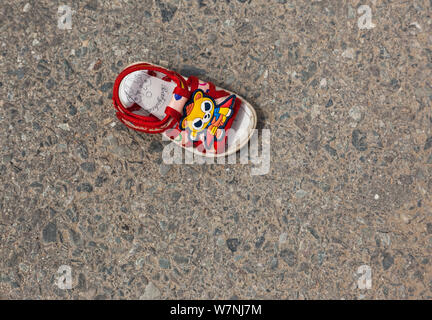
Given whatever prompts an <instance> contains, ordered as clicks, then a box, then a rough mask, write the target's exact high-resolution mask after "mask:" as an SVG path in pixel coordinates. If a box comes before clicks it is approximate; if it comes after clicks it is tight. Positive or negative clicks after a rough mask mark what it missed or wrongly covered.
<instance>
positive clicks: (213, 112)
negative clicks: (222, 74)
mask: <svg viewBox="0 0 432 320" xmlns="http://www.w3.org/2000/svg"><path fill="white" fill-rule="evenodd" d="M235 98H236V97H235V95H231V96H229V97H228V98H227V99H226V100H225V101H224V102H222V103H221V104H219V105H216V103H215V101H214V100H213V99H212V98H211V97H209V96H207V95H205V93H204V92H203V91H202V90H200V89H198V90H195V91H194V93H193V94H192V98H191V100H190V101H189V102H188V103H186V105H185V107H184V112H183V114H184V116H183V118H182V119H181V120H180V128H181V129H182V130H187V131H188V132H189V138H190V140H193V141H197V140H199V137H200V135H201V134H202V133H205V136H204V137H205V139H204V142H205V143H204V145H205V147H206V148H207V149H210V148H211V147H212V145H213V141H214V140H215V138H216V139H217V140H220V139H222V137H223V134H224V130H219V129H223V128H225V125H226V123H227V122H228V119H229V118H230V117H231V116H232V114H233V113H234V110H233V107H234V102H235Z"/></svg>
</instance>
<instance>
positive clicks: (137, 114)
mask: <svg viewBox="0 0 432 320" xmlns="http://www.w3.org/2000/svg"><path fill="white" fill-rule="evenodd" d="M113 102H114V107H115V108H116V109H117V117H118V118H119V120H120V121H121V122H123V123H124V124H125V125H126V126H128V127H129V128H132V129H134V130H138V131H142V132H146V133H163V134H164V135H165V136H166V137H168V138H170V139H172V140H173V141H174V142H175V143H177V144H179V145H181V146H182V147H183V148H185V149H186V150H189V151H191V152H194V153H196V154H199V155H201V156H207V157H221V156H225V155H229V154H232V153H235V152H236V151H238V150H239V149H240V148H242V147H243V146H244V145H245V144H247V142H248V141H249V139H250V137H251V136H252V134H253V130H254V129H255V126H256V122H257V116H256V112H255V110H254V108H253V107H252V106H251V105H250V103H248V102H247V101H246V100H245V99H244V98H242V97H240V96H238V95H236V94H234V93H232V92H230V91H227V90H223V89H221V88H219V87H216V86H215V85H214V84H213V83H211V82H204V81H201V80H199V79H198V78H196V77H194V76H190V77H188V78H187V77H183V76H181V75H180V74H178V73H176V72H174V71H170V70H167V69H165V68H162V67H160V66H156V65H152V64H149V63H146V62H139V63H134V64H132V65H130V66H128V67H126V68H125V69H124V70H123V71H122V72H121V73H120V74H119V75H118V77H117V79H116V80H115V83H114V91H113Z"/></svg>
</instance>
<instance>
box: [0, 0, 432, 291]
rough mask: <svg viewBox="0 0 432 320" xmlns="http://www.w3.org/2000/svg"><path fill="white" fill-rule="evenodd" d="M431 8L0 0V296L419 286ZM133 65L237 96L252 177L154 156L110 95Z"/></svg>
mask: <svg viewBox="0 0 432 320" xmlns="http://www.w3.org/2000/svg"><path fill="white" fill-rule="evenodd" d="M63 5H65V6H67V7H64V6H63ZM362 5H364V6H363V7H362ZM368 8H369V9H368ZM358 10H359V11H358ZM68 12H70V13H71V15H70V17H71V19H70V21H69V20H68V19H69V18H68ZM431 12H432V3H431V2H430V1H385V0H383V1H372V0H362V1H325V0H322V1H295V0H278V1H276V0H269V1H264V0H261V1H258V0H257V1H254V0H249V1H248V0H243V1H240V0H230V1H229V0H226V1H206V0H202V1H192V0H190V1H186V0H184V1H180V0H178V1H176V0H172V1H160V0H156V1H152V0H140V1H135V0H129V1H126V0H116V1H100V0H99V1H96V0H92V1H72V0H62V1H46V0H40V1H12V0H3V1H2V2H1V4H0V139H1V140H0V141H1V144H0V146H1V148H0V181H1V184H0V188H1V190H0V209H1V210H0V214H1V216H0V297H1V298H3V299H10V298H16V299H138V298H141V299H154V298H156V299H236V298H238V299H415V298H417V299H418V298H420V299H430V298H431V297H432V270H431V259H432V256H431V253H432V197H431V191H432V108H431V102H432V80H431V74H432V32H431V31H432V26H431V23H432V19H431ZM369 13H370V15H369ZM368 17H370V18H371V20H370V21H369V18H368ZM141 60H145V61H150V62H152V63H156V64H160V65H163V66H165V67H167V68H169V69H173V70H176V71H178V72H180V73H182V74H184V75H190V74H194V75H196V76H199V77H200V78H202V79H205V80H210V81H213V82H214V83H215V84H217V85H219V86H221V87H224V88H226V89H228V90H231V91H234V92H237V93H238V94H240V95H242V96H243V97H245V98H246V99H247V100H248V101H249V102H250V103H251V104H253V105H254V107H255V108H256V110H257V113H258V116H259V121H258V129H260V130H261V129H268V130H270V133H271V140H270V155H271V161H270V167H269V172H268V173H266V174H262V175H252V174H251V170H252V168H253V167H254V165H253V164H251V163H249V164H247V165H246V164H239V163H238V164H226V165H217V164H213V165H197V164H195V165H187V164H175V165H167V164H165V163H164V162H163V159H162V152H163V150H164V147H165V146H166V144H167V142H165V141H162V138H161V136H159V135H146V134H142V133H139V132H135V131H132V130H129V129H127V128H125V127H124V126H123V125H122V124H121V123H119V122H118V120H117V119H116V117H115V114H114V109H113V107H112V102H111V95H112V85H113V82H114V79H115V77H116V76H117V74H118V73H119V72H120V71H121V70H122V69H123V68H124V67H125V66H127V65H128V64H129V63H132V62H135V61H141ZM61 266H66V267H63V268H66V269H64V270H70V271H71V278H70V279H71V289H67V288H66V287H65V285H67V283H68V279H69V278H67V277H66V278H62V277H60V278H59V275H58V270H59V268H60V267H61ZM361 266H363V267H361ZM68 268H70V269H68ZM359 268H360V269H359ZM369 271H370V274H369ZM67 274H68V273H67V271H66V273H65V276H67ZM369 275H370V277H369ZM59 279H60V280H62V279H66V280H65V281H64V282H61V284H63V286H62V285H60V286H59V281H58V280H59ZM368 279H370V280H371V282H368V281H365V280H368Z"/></svg>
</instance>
